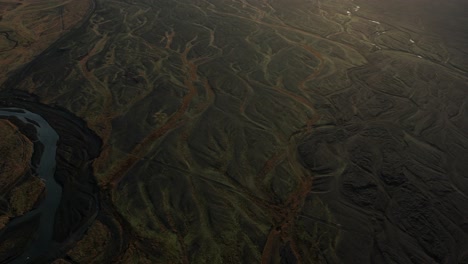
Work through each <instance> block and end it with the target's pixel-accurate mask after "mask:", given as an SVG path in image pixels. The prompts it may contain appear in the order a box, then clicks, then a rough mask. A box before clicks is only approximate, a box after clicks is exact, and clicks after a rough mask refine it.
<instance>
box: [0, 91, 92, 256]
mask: <svg viewBox="0 0 468 264" xmlns="http://www.w3.org/2000/svg"><path fill="white" fill-rule="evenodd" d="M0 107H15V108H21V109H26V110H28V111H30V112H33V113H36V114H38V115H40V116H41V117H43V118H44V119H46V120H47V122H48V123H49V124H50V125H51V126H52V127H53V128H54V130H56V132H57V133H58V134H59V136H60V139H59V141H58V144H57V152H56V162H57V163H56V170H55V179H56V181H57V182H58V183H59V184H60V185H61V186H62V193H63V195H62V197H61V200H60V205H59V207H58V209H57V212H56V215H55V226H54V230H53V241H54V243H53V246H52V247H51V248H50V249H49V250H48V251H47V252H45V254H44V255H43V257H42V258H41V261H47V260H50V259H53V258H56V257H57V255H60V253H61V252H64V251H66V250H68V248H69V247H70V245H71V244H72V243H73V242H74V241H75V239H79V238H80V237H82V235H83V233H84V232H85V231H86V230H87V228H88V227H89V225H90V224H91V223H92V221H93V220H94V218H95V217H96V215H97V212H98V209H99V205H98V200H99V198H98V188H97V185H96V181H95V179H94V177H93V173H92V168H91V161H92V160H93V159H95V158H96V157H97V156H98V154H99V151H100V147H101V142H100V140H99V138H98V137H97V136H96V135H95V134H94V133H93V132H92V131H90V130H89V129H88V128H87V127H86V125H85V124H84V122H82V121H81V120H79V119H77V118H76V117H74V116H73V115H72V114H70V113H68V112H66V111H65V110H61V109H56V108H51V107H48V106H45V105H42V104H40V103H39V102H38V100H37V98H36V97H34V96H32V95H29V94H27V93H22V92H15V93H14V95H13V94H6V93H2V94H0ZM20 130H21V127H20ZM23 131H24V132H23ZM23 131H22V133H24V134H26V136H28V135H29V136H30V137H33V135H32V134H31V131H30V130H29V129H28V128H27V126H23ZM35 153H36V154H40V151H39V152H36V150H35ZM36 154H34V155H36ZM38 156H39V157H40V155H38ZM32 159H33V163H34V157H33V158H32ZM37 221H38V219H35V218H34V219H31V220H30V221H28V223H27V226H28V228H24V225H25V224H23V223H22V224H21V225H20V226H17V227H15V228H13V229H12V230H9V229H8V227H7V230H2V237H0V239H1V240H2V242H3V243H2V245H5V246H6V247H8V245H12V244H14V245H15V246H14V247H13V248H11V250H8V251H0V263H3V262H4V261H6V262H9V261H11V260H12V259H14V258H15V257H16V256H18V255H19V254H21V253H22V251H23V250H24V246H23V247H21V246H18V241H17V239H18V238H22V240H23V243H24V244H23V245H26V244H27V242H28V240H27V239H26V240H25V238H31V237H33V235H31V234H35V233H37V232H38V231H37V230H36V229H35V228H36V226H37ZM25 230H27V232H29V235H27V233H25ZM19 245H21V243H20V244H19Z"/></svg>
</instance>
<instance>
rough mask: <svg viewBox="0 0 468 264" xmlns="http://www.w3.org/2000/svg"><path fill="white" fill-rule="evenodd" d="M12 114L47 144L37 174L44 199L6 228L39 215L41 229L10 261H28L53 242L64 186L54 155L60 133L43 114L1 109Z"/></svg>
mask: <svg viewBox="0 0 468 264" xmlns="http://www.w3.org/2000/svg"><path fill="white" fill-rule="evenodd" d="M11 116H14V117H17V118H18V119H20V120H21V121H22V122H24V123H28V124H31V125H34V127H35V128H36V133H37V138H38V140H39V141H40V142H41V143H42V144H43V145H44V151H43V153H42V155H41V157H40V161H39V164H37V168H36V173H37V175H38V176H39V177H40V178H42V179H43V180H44V183H45V189H46V190H45V194H46V195H45V198H44V200H43V201H42V202H41V204H40V205H39V206H38V207H37V208H36V209H34V210H32V211H30V212H28V213H26V214H25V215H23V216H20V217H17V218H15V219H13V220H12V221H10V223H8V224H7V226H6V227H5V228H4V230H7V229H10V228H14V227H15V226H17V225H19V224H21V223H24V222H25V221H28V220H29V219H31V218H33V217H36V216H39V217H40V223H39V229H38V232H37V233H36V234H34V236H35V237H34V238H33V239H32V240H31V242H30V243H29V245H28V246H27V247H26V249H25V250H24V251H23V254H22V255H21V256H19V257H18V258H16V259H14V260H13V261H12V262H11V263H29V262H30V261H33V260H34V259H35V258H37V257H40V256H41V255H43V254H45V253H46V252H47V251H48V249H49V248H50V245H51V243H52V235H53V232H54V224H55V220H54V219H55V213H56V211H57V209H58V206H59V204H60V199H61V196H62V187H61V186H60V185H59V184H58V183H57V182H56V181H55V178H54V174H55V166H56V162H55V155H56V149H57V141H58V139H59V136H58V134H57V133H56V131H55V130H54V129H53V128H52V127H51V126H50V125H49V124H48V123H47V121H46V120H44V119H43V118H42V117H41V116H40V115H37V114H34V113H31V112H29V111H27V110H24V109H20V108H0V118H1V117H11ZM0 235H1V232H0Z"/></svg>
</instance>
